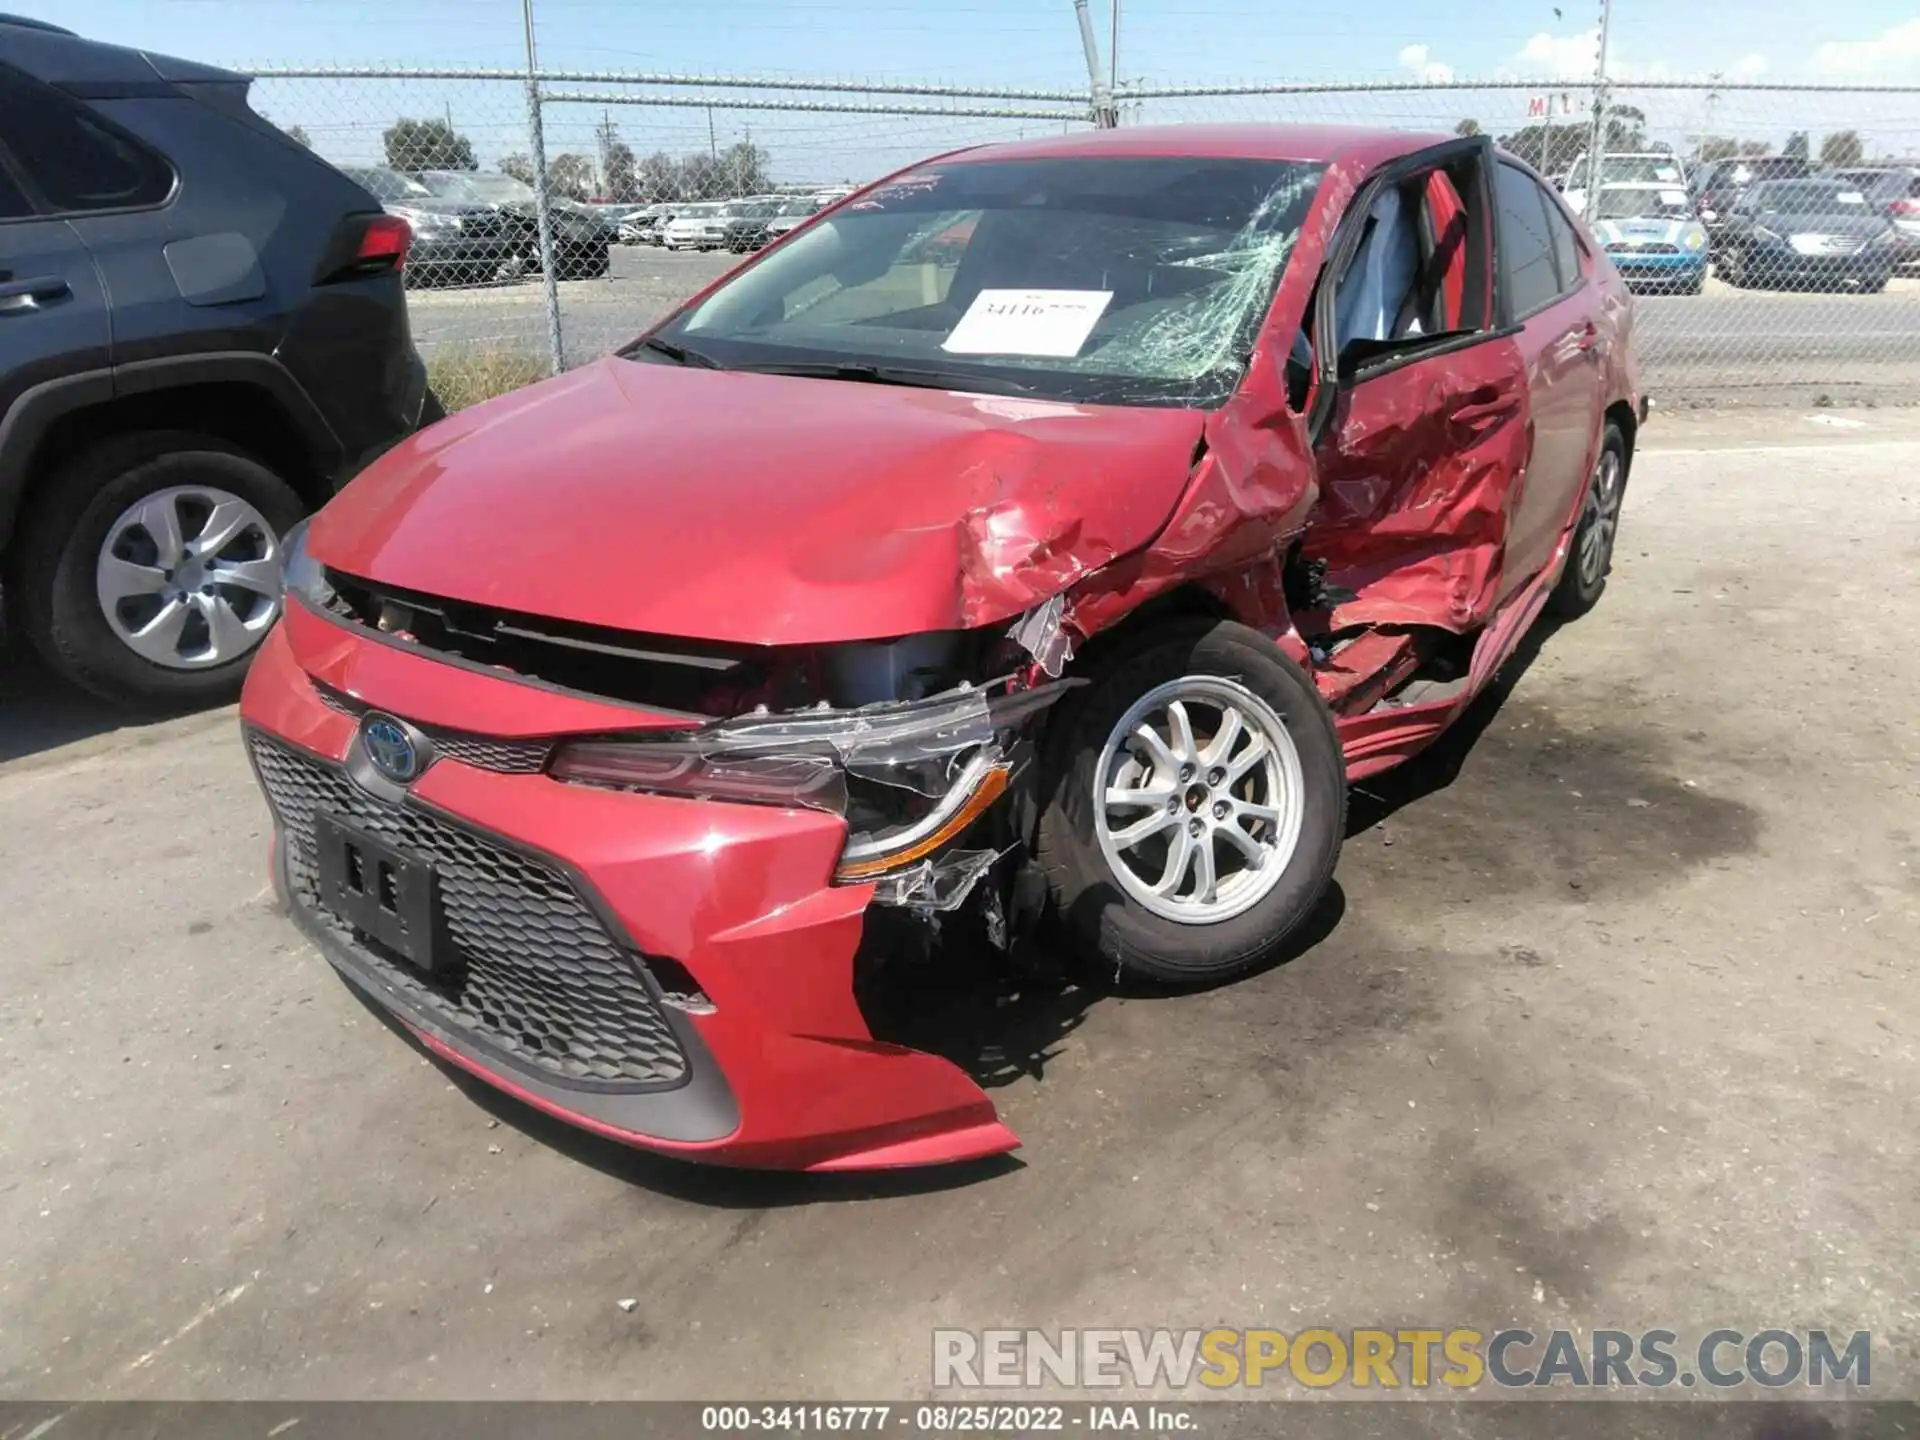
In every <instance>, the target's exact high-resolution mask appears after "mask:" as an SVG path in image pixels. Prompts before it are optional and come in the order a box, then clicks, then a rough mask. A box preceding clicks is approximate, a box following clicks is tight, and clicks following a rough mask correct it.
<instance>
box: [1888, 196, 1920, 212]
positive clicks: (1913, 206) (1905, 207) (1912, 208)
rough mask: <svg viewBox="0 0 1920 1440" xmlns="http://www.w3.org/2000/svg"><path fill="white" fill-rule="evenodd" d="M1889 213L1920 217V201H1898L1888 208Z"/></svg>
mask: <svg viewBox="0 0 1920 1440" xmlns="http://www.w3.org/2000/svg"><path fill="white" fill-rule="evenodd" d="M1887 213H1888V214H1890V215H1906V216H1916V215H1920V200H1896V201H1894V202H1893V203H1892V204H1891V205H1889V206H1887Z"/></svg>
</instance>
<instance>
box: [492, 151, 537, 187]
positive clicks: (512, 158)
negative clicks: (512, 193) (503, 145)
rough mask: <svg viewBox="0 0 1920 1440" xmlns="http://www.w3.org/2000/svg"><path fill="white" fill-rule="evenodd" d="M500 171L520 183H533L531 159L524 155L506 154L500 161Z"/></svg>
mask: <svg viewBox="0 0 1920 1440" xmlns="http://www.w3.org/2000/svg"><path fill="white" fill-rule="evenodd" d="M500 173H501V174H502V175H511V176H512V177H513V178H514V179H516V180H518V181H519V182H520V183H521V184H522V185H531V184H533V161H531V160H529V159H528V158H527V157H526V156H524V155H508V156H506V157H504V158H503V159H502V160H501V161H500Z"/></svg>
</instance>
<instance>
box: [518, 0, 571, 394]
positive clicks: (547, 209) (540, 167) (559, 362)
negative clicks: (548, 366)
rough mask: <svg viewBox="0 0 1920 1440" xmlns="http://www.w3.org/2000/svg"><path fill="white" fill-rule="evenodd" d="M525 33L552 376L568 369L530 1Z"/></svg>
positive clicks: (523, 3) (524, 10) (526, 0)
mask: <svg viewBox="0 0 1920 1440" xmlns="http://www.w3.org/2000/svg"><path fill="white" fill-rule="evenodd" d="M520 16H521V19H522V20H523V21H524V22H525V25H526V32H527V140H528V142H529V145H530V147H531V149H532V151H533V155H532V160H533V202H534V218H535V220H536V222H537V224H538V227H539V234H540V278H541V282H542V287H543V288H544V289H545V291H546V302H547V355H548V359H549V360H550V361H551V362H552V365H553V373H554V374H556V375H558V374H559V373H560V372H561V371H563V370H565V369H566V368H567V351H566V342H565V340H564V338H563V337H562V336H561V334H560V277H559V276H558V275H556V274H555V273H554V270H555V265H554V247H553V193H552V191H551V190H550V189H549V188H548V185H547V137H546V131H545V129H544V128H543V126H542V123H541V120H542V117H541V113H540V112H541V103H540V59H539V55H538V53H537V52H536V50H535V48H534V43H533V0H520Z"/></svg>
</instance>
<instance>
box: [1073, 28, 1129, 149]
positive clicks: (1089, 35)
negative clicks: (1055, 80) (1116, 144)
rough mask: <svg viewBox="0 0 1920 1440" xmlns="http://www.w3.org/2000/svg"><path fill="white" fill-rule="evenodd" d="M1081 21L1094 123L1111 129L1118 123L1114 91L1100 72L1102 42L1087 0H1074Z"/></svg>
mask: <svg viewBox="0 0 1920 1440" xmlns="http://www.w3.org/2000/svg"><path fill="white" fill-rule="evenodd" d="M1073 9H1074V13H1075V15H1076V16H1078V18H1079V21H1080V48H1081V49H1082V50H1084V51H1086V55H1087V85H1088V88H1089V89H1090V90H1091V92H1092V95H1093V123H1094V126H1095V128H1097V129H1100V130H1111V129H1113V127H1114V125H1115V124H1116V123H1118V117H1117V116H1116V115H1115V114H1114V113H1113V91H1111V90H1110V89H1108V88H1107V77H1106V76H1104V75H1102V74H1101V73H1100V42H1099V41H1098V40H1095V39H1094V38H1093V17H1092V16H1090V15H1089V14H1088V13H1087V0H1073Z"/></svg>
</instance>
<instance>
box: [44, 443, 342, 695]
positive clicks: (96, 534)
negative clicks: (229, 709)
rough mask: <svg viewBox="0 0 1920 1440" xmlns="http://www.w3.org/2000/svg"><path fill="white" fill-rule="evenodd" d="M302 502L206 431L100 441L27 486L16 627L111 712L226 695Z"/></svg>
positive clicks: (270, 598)
mask: <svg viewBox="0 0 1920 1440" xmlns="http://www.w3.org/2000/svg"><path fill="white" fill-rule="evenodd" d="M305 513H306V506H305V504H304V503H303V502H302V501H301V499H300V497H299V495H298V494H297V493H295V491H294V489H293V487H292V486H290V485H289V484H287V482H286V481H284V480H282V479H281V478H280V477H279V476H277V475H275V474H274V473H273V472H272V471H271V470H269V469H267V468H266V466H264V465H262V464H261V463H260V462H259V461H258V460H256V459H254V458H253V457H252V456H251V455H249V454H247V453H246V452H245V451H243V450H241V449H239V448H238V447H236V446H233V445H229V444H227V443H226V442H225V441H223V440H218V439H215V438H213V437H211V436H207V435H197V434H190V433H184V432H176V431H151V432H146V433H142V434H137V435H126V436H120V437H117V438H115V439H112V440H107V441H104V442H102V443H101V444H99V445H96V446H94V447H93V448H92V449H90V450H86V451H83V452H82V453H81V454H80V455H78V456H76V457H75V458H73V459H72V460H70V461H68V462H67V463H66V464H65V465H63V466H62V467H61V468H60V469H59V470H57V471H55V472H54V473H53V474H52V475H50V476H48V477H47V478H46V480H45V481H44V482H43V483H42V484H41V485H40V487H39V490H38V497H37V499H36V501H35V503H34V505H33V507H32V509H31V511H30V513H29V515H28V516H27V519H26V522H25V525H24V526H23V528H22V531H21V535H20V548H19V553H20V557H21V558H20V562H19V566H20V568H19V580H20V608H21V618H22V628H23V629H24V630H25V632H26V634H27V637H28V639H29V640H31V641H32V642H33V645H34V647H35V648H36V649H37V650H39V652H40V653H41V654H42V655H43V656H44V657H45V658H46V660H47V662H48V664H50V665H51V666H52V667H53V668H54V669H55V670H57V671H59V672H60V673H61V674H62V675H64V676H65V677H66V678H67V679H69V680H71V681H72V682H73V683H74V684H76V685H79V686H81V687H82V688H83V689H86V690H90V691H92V692H93V693H94V694H96V695H99V696H101V697H103V698H105V699H108V700H111V701H114V702H116V703H118V704H122V705H129V706H135V707H141V708H153V707H157V708H166V709H174V708H185V707H191V706H200V705H213V704H219V703H222V702H224V701H227V700H231V699H233V698H234V696H236V695H237V694H238V693H239V690H240V683H241V681H242V680H243V679H244V678H245V677H246V671H247V666H248V664H249V663H250V662H251V661H252V659H253V654H254V651H255V650H256V649H257V648H258V647H259V644H260V642H261V641H262V640H264V639H265V638H266V635H267V631H268V630H269V629H270V628H271V627H272V624H273V622H274V620H275V619H276V618H277V617H278V614H279V606H280V537H281V536H283V535H285V534H286V533H287V531H288V530H290V529H292V528H293V526H294V525H295V524H297V523H298V522H299V520H300V518H301V516H302V515H304V514H305Z"/></svg>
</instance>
